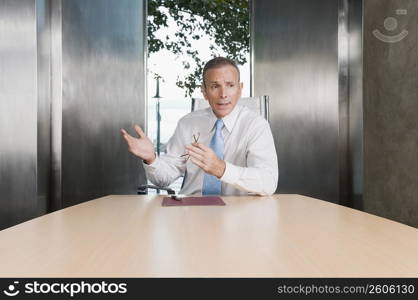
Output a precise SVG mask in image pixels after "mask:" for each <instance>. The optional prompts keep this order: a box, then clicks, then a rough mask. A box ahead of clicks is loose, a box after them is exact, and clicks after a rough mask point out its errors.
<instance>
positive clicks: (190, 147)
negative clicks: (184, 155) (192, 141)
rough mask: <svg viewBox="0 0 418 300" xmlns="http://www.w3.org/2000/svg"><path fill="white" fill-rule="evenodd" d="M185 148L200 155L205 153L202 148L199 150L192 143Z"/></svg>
mask: <svg viewBox="0 0 418 300" xmlns="http://www.w3.org/2000/svg"><path fill="white" fill-rule="evenodd" d="M186 149H187V150H188V151H193V152H195V153H197V154H200V155H204V154H205V151H203V150H201V149H199V148H198V147H196V146H193V145H186Z"/></svg>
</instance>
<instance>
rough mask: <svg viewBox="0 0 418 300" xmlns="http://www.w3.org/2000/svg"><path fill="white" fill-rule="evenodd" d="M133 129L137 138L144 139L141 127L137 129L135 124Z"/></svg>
mask: <svg viewBox="0 0 418 300" xmlns="http://www.w3.org/2000/svg"><path fill="white" fill-rule="evenodd" d="M134 129H135V131H136V133H137V134H138V135H139V137H141V138H144V137H146V135H145V133H144V131H143V130H142V128H141V127H139V126H138V125H136V124H135V125H134Z"/></svg>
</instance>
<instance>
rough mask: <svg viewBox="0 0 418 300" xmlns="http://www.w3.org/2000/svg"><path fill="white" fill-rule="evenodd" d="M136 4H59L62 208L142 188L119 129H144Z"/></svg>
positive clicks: (107, 0) (105, 0) (140, 7)
mask: <svg viewBox="0 0 418 300" xmlns="http://www.w3.org/2000/svg"><path fill="white" fill-rule="evenodd" d="M144 33H145V30H144V3H143V1H131V0H124V1H113V0H90V1H84V0H73V1H63V2H62V84H63V89H62V91H63V92H62V162H61V164H62V204H63V206H69V205H73V204H76V203H80V202H82V201H86V200H89V199H93V198H97V197H99V196H103V195H107V194H127V193H132V194H133V193H135V192H136V187H137V185H138V183H139V181H140V180H142V181H143V182H145V176H144V173H143V170H142V169H141V168H140V166H141V164H140V161H139V160H138V159H135V158H134V157H133V156H132V155H130V154H129V153H128V152H127V149H126V145H125V142H124V141H123V140H122V138H121V136H120V133H119V130H120V128H122V127H124V128H132V125H133V123H138V124H141V125H143V124H144V123H145V109H144V107H145V76H144V74H145V71H144V60H143V59H144V42H143V41H144Z"/></svg>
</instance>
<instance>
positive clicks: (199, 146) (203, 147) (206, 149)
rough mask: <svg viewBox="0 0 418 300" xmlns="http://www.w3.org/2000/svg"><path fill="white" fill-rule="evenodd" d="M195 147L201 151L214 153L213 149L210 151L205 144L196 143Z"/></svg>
mask: <svg viewBox="0 0 418 300" xmlns="http://www.w3.org/2000/svg"><path fill="white" fill-rule="evenodd" d="M193 145H194V146H195V147H197V148H199V149H201V150H203V151H205V152H206V151H212V149H210V148H209V147H208V146H206V145H204V144H201V143H194V144H193Z"/></svg>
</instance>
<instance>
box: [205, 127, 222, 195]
mask: <svg viewBox="0 0 418 300" xmlns="http://www.w3.org/2000/svg"><path fill="white" fill-rule="evenodd" d="M215 126H216V131H215V134H214V135H213V137H212V139H211V140H210V145H209V147H210V148H211V149H212V150H213V151H214V152H215V153H216V156H218V158H219V159H224V138H223V136H222V128H223V127H224V122H223V121H222V120H221V119H218V120H217V121H216V123H215ZM221 191H222V184H221V181H220V180H219V179H218V178H216V176H212V175H209V174H206V173H205V175H204V177H203V188H202V195H220V194H221Z"/></svg>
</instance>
